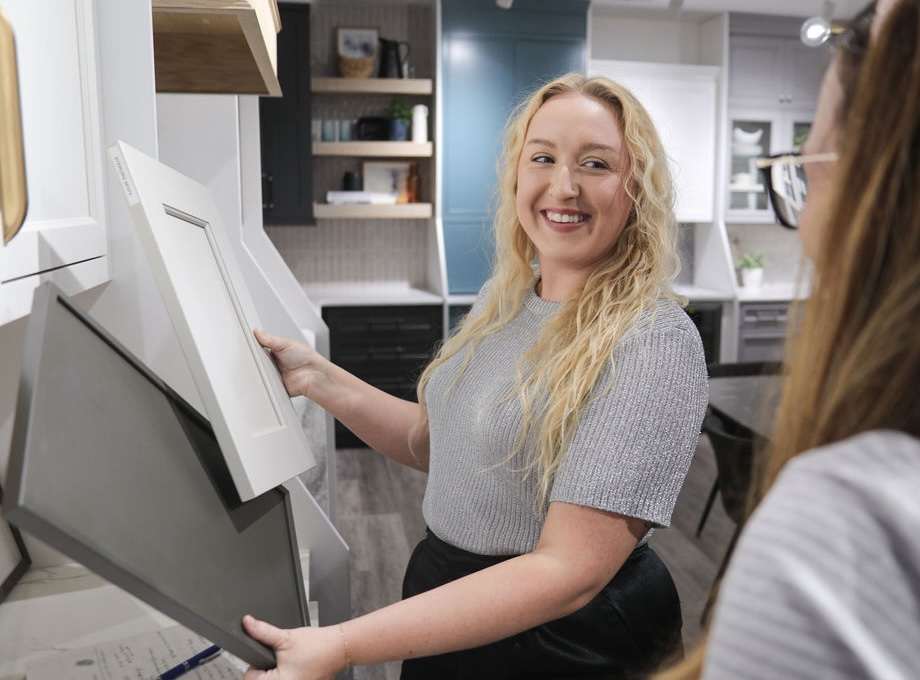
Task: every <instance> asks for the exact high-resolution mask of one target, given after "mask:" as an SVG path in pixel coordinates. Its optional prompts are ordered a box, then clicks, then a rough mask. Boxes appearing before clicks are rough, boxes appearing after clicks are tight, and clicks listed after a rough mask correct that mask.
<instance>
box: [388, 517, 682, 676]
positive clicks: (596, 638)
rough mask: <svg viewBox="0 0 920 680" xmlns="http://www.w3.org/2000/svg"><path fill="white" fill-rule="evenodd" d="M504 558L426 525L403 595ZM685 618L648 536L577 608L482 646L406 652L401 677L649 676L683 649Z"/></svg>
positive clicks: (415, 593)
mask: <svg viewBox="0 0 920 680" xmlns="http://www.w3.org/2000/svg"><path fill="white" fill-rule="evenodd" d="M507 559H511V556H509V557H493V556H486V555H477V554H474V553H470V552H467V551H465V550H461V549H459V548H455V547H454V546H452V545H449V544H448V543H445V542H444V541H442V540H441V539H439V538H438V537H437V536H435V535H434V534H433V533H432V532H431V531H430V530H429V531H428V535H427V537H426V538H424V539H422V541H421V542H419V544H418V546H416V548H415V551H414V552H413V553H412V557H411V558H410V560H409V564H408V566H407V567H406V576H405V579H404V581H403V598H407V597H411V596H413V595H417V594H419V593H422V592H425V591H426V590H431V589H432V588H436V587H438V586H440V585H443V584H445V583H448V582H450V581H454V580H456V579H458V578H461V577H463V576H466V575H467V574H471V573H473V572H476V571H479V570H480V569H484V568H486V567H489V566H492V565H493V564H498V563H499V562H502V561H504V560H507ZM483 615H484V616H485V615H487V614H486V613H485V612H484V613H483ZM681 625H682V619H681V614H680V600H679V598H678V595H677V589H676V588H675V586H674V581H673V580H672V579H671V575H670V573H669V572H668V569H667V567H666V566H665V564H664V563H663V562H662V561H661V559H660V558H659V557H658V555H657V554H656V553H655V551H654V550H652V549H651V548H650V547H648V545H646V544H643V545H640V546H639V547H637V548H636V549H635V550H634V551H633V552H632V554H631V555H630V556H629V558H627V560H626V562H625V564H623V566H622V567H620V570H619V571H618V572H617V573H616V576H614V577H613V579H612V580H611V581H610V583H608V584H607V585H606V586H605V587H604V588H603V590H601V592H600V593H598V594H597V596H596V597H595V598H594V599H593V600H591V602H589V603H588V604H587V605H585V606H584V607H583V608H582V609H580V610H578V611H577V612H574V613H573V614H570V615H568V616H565V617H563V618H561V619H557V620H555V621H550V622H549V623H545V624H543V625H541V626H538V627H536V628H532V629H530V630H527V631H524V632H523V633H519V634H518V635H514V636H512V637H510V638H506V639H504V640H499V641H498V642H494V643H491V644H488V645H485V646H483V647H477V648H475V649H469V650H464V651H460V652H451V653H449V654H441V655H438V656H430V657H422V658H418V659H408V660H406V661H403V664H402V675H401V676H400V678H401V680H461V679H462V680H490V679H493V678H494V679H495V680H499V679H500V680H514V679H517V678H520V679H525V678H555V679H557V680H562V679H563V678H592V679H595V680H602V679H603V680H621V679H622V680H626V679H629V680H633V679H636V678H645V677H647V676H648V675H649V674H651V673H652V672H653V671H654V670H655V669H656V668H658V667H659V666H660V665H661V664H662V663H663V662H664V661H670V660H676V659H678V658H680V656H682V654H683V646H682V643H681V632H680V631H681Z"/></svg>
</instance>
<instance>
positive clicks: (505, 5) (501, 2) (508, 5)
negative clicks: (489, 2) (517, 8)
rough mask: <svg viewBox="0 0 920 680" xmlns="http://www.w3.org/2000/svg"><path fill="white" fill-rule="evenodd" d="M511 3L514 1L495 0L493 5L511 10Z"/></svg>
mask: <svg viewBox="0 0 920 680" xmlns="http://www.w3.org/2000/svg"><path fill="white" fill-rule="evenodd" d="M513 2H514V0H495V4H496V5H498V6H499V7H501V8H502V9H511V3H513Z"/></svg>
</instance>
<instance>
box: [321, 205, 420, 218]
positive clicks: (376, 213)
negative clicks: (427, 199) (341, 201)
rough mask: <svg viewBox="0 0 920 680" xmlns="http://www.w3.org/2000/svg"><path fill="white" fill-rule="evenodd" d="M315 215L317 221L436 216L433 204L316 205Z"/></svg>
mask: <svg viewBox="0 0 920 680" xmlns="http://www.w3.org/2000/svg"><path fill="white" fill-rule="evenodd" d="M313 214H314V215H315V216H316V217H317V219H351V220H368V219H375V220H423V219H430V218H431V216H432V215H433V214H434V211H433V209H432V206H431V203H393V204H389V203H384V204H376V203H375V204H371V203H359V204H349V205H331V204H329V203H314V204H313Z"/></svg>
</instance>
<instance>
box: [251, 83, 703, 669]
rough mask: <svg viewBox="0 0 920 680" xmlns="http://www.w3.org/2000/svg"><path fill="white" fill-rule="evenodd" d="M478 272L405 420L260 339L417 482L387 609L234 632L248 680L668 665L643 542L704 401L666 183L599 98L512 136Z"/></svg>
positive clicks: (530, 104) (643, 126) (623, 101)
mask: <svg viewBox="0 0 920 680" xmlns="http://www.w3.org/2000/svg"><path fill="white" fill-rule="evenodd" d="M499 173H500V178H499V185H500V186H499V205H498V208H497V211H496V217H495V225H494V226H495V237H496V262H495V266H494V271H493V275H492V277H491V279H490V281H489V283H487V285H486V286H485V287H484V288H483V290H482V292H481V294H480V296H479V299H478V300H477V302H476V304H475V305H474V306H473V309H472V310H471V312H470V314H469V315H468V316H467V318H466V319H465V320H464V321H463V323H462V324H461V326H460V328H459V330H458V331H457V332H456V334H455V335H454V336H453V337H452V338H450V340H448V341H447V343H446V344H445V345H444V346H443V348H442V349H441V351H440V352H439V354H438V355H437V357H436V358H435V359H434V360H433V361H432V363H431V364H430V366H428V368H427V369H426V371H425V373H424V374H423V376H422V378H421V381H420V384H419V402H420V403H418V404H416V403H412V402H406V401H401V400H398V399H396V398H394V397H391V396H389V395H386V394H384V393H382V392H379V391H377V390H375V389H374V388H372V387H370V386H369V385H367V384H365V383H363V382H361V381H359V380H358V379H357V378H355V377H354V376H351V375H349V374H347V373H346V372H344V371H343V370H342V369H340V368H338V367H336V366H334V365H332V364H331V363H329V362H328V361H326V360H325V359H323V358H322V357H320V356H318V355H317V354H316V353H315V352H313V351H312V350H310V349H309V348H307V347H304V346H303V345H299V344H295V343H292V342H290V341H287V340H283V339H281V338H276V337H273V336H269V335H266V334H264V333H258V338H259V340H260V342H261V343H262V344H263V345H264V346H265V347H267V348H268V349H270V350H271V351H272V352H273V354H274V356H275V358H276V361H277V363H278V366H279V368H280V370H281V372H282V374H283V376H284V379H285V383H286V385H287V387H288V390H289V391H290V392H291V394H304V395H306V396H307V397H309V398H311V399H313V400H315V401H317V402H318V403H319V404H320V405H322V406H323V407H324V408H326V409H328V410H329V411H330V412H331V413H332V414H333V415H335V417H336V418H338V419H339V420H341V421H342V422H343V423H344V424H345V425H346V426H348V427H349V428H350V429H351V430H352V431H353V432H355V433H356V434H357V435H358V436H360V437H361V438H362V439H363V440H364V441H365V442H366V443H367V444H368V445H369V446H370V447H371V448H373V449H375V450H376V451H379V452H381V453H383V454H384V455H387V456H390V457H391V458H393V459H395V460H398V461H400V462H402V463H405V464H406V465H410V466H413V467H416V468H418V469H420V470H424V471H426V472H428V484H427V488H426V493H425V500H424V507H423V511H424V516H425V520H426V522H427V524H428V526H429V533H428V536H427V537H426V538H425V539H424V540H423V541H422V542H421V543H420V544H419V546H418V547H417V548H416V550H415V552H414V553H413V556H412V558H411V560H410V563H409V565H408V567H407V570H406V577H405V583H404V599H403V600H402V601H400V602H398V603H396V604H393V605H391V606H389V607H386V608H384V609H381V610H378V611H376V612H372V613H370V614H368V615H365V616H363V617H360V618H357V619H354V620H351V621H348V622H345V623H344V624H342V625H339V626H335V627H328V628H320V629H319V630H291V631H283V630H279V629H277V628H274V627H272V626H270V625H269V624H268V623H264V622H257V621H254V620H252V619H250V618H248V617H247V618H246V619H245V620H244V625H245V626H246V629H247V631H248V632H249V633H250V634H251V635H252V636H253V637H255V638H256V639H259V640H261V641H263V642H265V643H266V644H268V645H270V646H271V647H273V648H274V649H275V650H276V654H277V661H278V669H276V670H275V671H270V672H267V673H261V672H257V671H255V670H250V671H249V672H248V673H247V675H246V679H247V680H256V679H257V678H294V677H296V678H331V677H333V676H334V675H335V674H336V673H337V672H340V671H342V670H343V669H345V668H347V667H348V666H350V665H353V664H354V665H357V664H374V663H380V662H384V661H389V660H395V659H403V660H404V662H403V670H402V677H403V678H404V679H405V680H409V679H412V678H426V679H431V678H438V679H439V680H441V679H449V678H470V679H473V678H475V679H477V680H482V679H484V678H502V679H504V680H507V679H511V678H535V677H544V678H571V677H575V676H577V677H585V678H622V677H629V676H632V675H634V674H637V673H640V672H644V671H648V670H649V669H651V668H653V667H654V666H655V664H657V663H659V662H660V661H661V660H662V659H663V658H665V657H666V656H668V655H673V654H677V653H679V652H680V627H681V617H680V604H679V601H678V598H677V593H676V591H675V589H674V584H673V582H672V580H671V578H670V575H669V574H668V571H667V569H666V567H665V566H664V564H663V563H662V562H661V560H660V559H659V558H658V557H657V555H655V553H654V552H653V551H652V550H651V548H649V546H648V539H649V536H650V533H651V530H652V528H653V527H655V526H666V525H667V524H668V523H669V521H670V516H671V512H672V510H673V507H674V504H675V501H676V498H677V494H678V491H679V490H680V487H681V485H682V483H683V480H684V477H685V475H686V471H687V469H688V467H689V464H690V461H691V458H692V456H693V451H694V449H695V445H696V441H697V438H698V435H699V428H700V423H701V421H702V417H703V412H704V410H705V406H706V402H707V396H708V393H707V379H706V367H705V363H704V358H703V349H702V344H701V342H700V338H699V334H698V333H697V331H696V328H695V327H694V326H693V324H692V323H691V322H690V320H689V317H688V316H687V315H686V314H685V313H684V312H683V311H682V309H681V308H680V305H679V304H678V302H677V300H678V296H677V295H675V294H674V292H673V291H672V289H671V282H672V280H673V278H674V276H675V275H676V273H677V269H678V266H679V265H678V260H677V255H676V248H675V241H676V234H675V229H676V225H675V220H674V216H673V213H672V194H671V191H672V189H671V179H670V176H669V173H668V168H667V161H666V157H665V154H664V151H663V149H662V148H661V143H660V141H659V138H658V135H657V133H656V131H655V128H654V126H653V124H652V122H651V120H650V119H649V116H648V114H647V113H646V111H645V110H644V109H643V108H642V106H641V105H640V103H639V102H638V101H636V99H635V98H634V97H633V96H632V94H631V93H630V92H629V91H627V90H625V89H624V88H622V87H620V86H619V85H617V84H616V83H613V82H610V81H608V80H605V79H602V78H592V79H586V78H585V77H583V76H581V75H577V74H570V75H567V76H565V77H562V78H559V79H558V80H556V81H553V82H551V83H549V84H547V85H546V86H544V87H542V88H541V89H540V90H539V91H538V92H536V93H535V94H534V95H533V96H532V97H531V98H530V99H529V100H528V101H527V102H525V103H523V104H522V105H521V106H520V107H519V109H518V110H517V112H516V114H515V115H514V116H513V117H512V119H511V121H510V122H509V125H508V128H507V131H506V144H505V149H504V153H503V158H502V161H501V163H500V170H499Z"/></svg>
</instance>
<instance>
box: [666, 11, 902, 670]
mask: <svg viewBox="0 0 920 680" xmlns="http://www.w3.org/2000/svg"><path fill="white" fill-rule="evenodd" d="M873 8H874V3H872V4H870V5H869V6H868V7H867V8H866V10H864V11H863V12H861V13H860V14H859V15H858V16H857V17H856V19H854V21H853V22H852V23H851V26H850V28H849V30H848V31H847V33H845V34H844V36H843V38H842V40H841V41H840V45H839V47H840V51H839V54H838V57H837V60H836V62H835V67H836V68H837V69H838V75H839V77H840V79H841V85H842V87H843V102H842V104H841V106H840V110H839V111H838V120H839V126H840V128H841V129H842V130H843V134H842V135H840V136H839V137H838V139H839V140H840V142H839V143H840V149H839V151H840V152H841V158H840V161H839V165H838V167H837V169H836V176H835V178H834V182H833V187H832V190H831V194H832V195H831V197H830V198H831V200H830V201H829V202H828V205H829V206H831V207H830V210H829V211H828V214H826V215H825V216H824V222H825V223H824V224H823V225H821V226H822V228H821V229H820V230H819V231H820V233H822V235H823V237H822V239H821V243H820V245H819V247H818V251H819V254H818V255H817V257H816V262H815V278H814V283H813V286H812V291H811V295H810V299H809V300H808V301H805V302H803V303H801V309H800V310H799V311H800V312H801V313H800V314H798V315H797V317H798V318H800V319H801V322H800V324H799V326H798V328H797V329H796V330H795V331H794V333H793V334H791V335H790V338H789V341H788V343H787V347H786V358H785V366H784V375H785V379H784V385H783V391H782V395H781V398H780V403H779V407H778V412H777V417H776V420H775V424H774V429H773V434H772V437H771V441H770V445H769V447H768V449H767V451H766V454H765V456H764V458H763V464H762V466H761V469H760V470H759V475H758V481H757V484H756V488H755V490H754V495H753V498H752V504H756V503H757V502H759V501H760V500H761V499H762V498H763V496H764V495H766V493H767V492H768V491H769V489H770V488H771V486H772V485H773V483H774V482H775V481H776V478H777V476H778V475H779V473H780V471H781V470H782V468H783V466H784V465H785V464H786V463H787V462H789V460H791V459H792V458H794V457H795V456H797V455H799V454H800V453H802V452H804V451H808V450H810V449H813V448H815V447H818V446H822V445H825V444H830V443H833V442H837V441H840V440H843V439H846V438H848V437H851V436H854V435H856V434H859V433H861V432H866V431H869V430H876V429H893V430H900V431H903V432H907V433H909V434H912V435H913V436H915V437H920V399H918V398H917V386H918V385H920V41H918V34H920V0H899V2H897V3H896V5H895V6H894V7H893V8H892V10H891V11H890V13H889V15H888V16H887V17H886V18H885V21H884V25H883V27H882V30H881V33H880V34H879V35H878V36H877V38H875V39H873V42H872V44H871V45H869V43H868V39H869V38H868V36H869V28H870V24H871V17H872V11H873ZM705 638H706V632H705V631H704V633H703V636H702V641H701V642H700V643H699V644H698V646H697V647H696V649H694V650H693V651H692V652H691V653H690V654H688V656H687V658H686V660H685V661H684V662H683V663H681V664H679V665H678V666H677V667H675V668H673V669H671V670H670V671H667V672H665V673H662V674H660V675H659V676H657V678H658V680H678V679H680V680H687V679H690V678H698V677H699V676H700V674H701V672H702V666H703V662H704V658H705V648H706V642H705Z"/></svg>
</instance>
